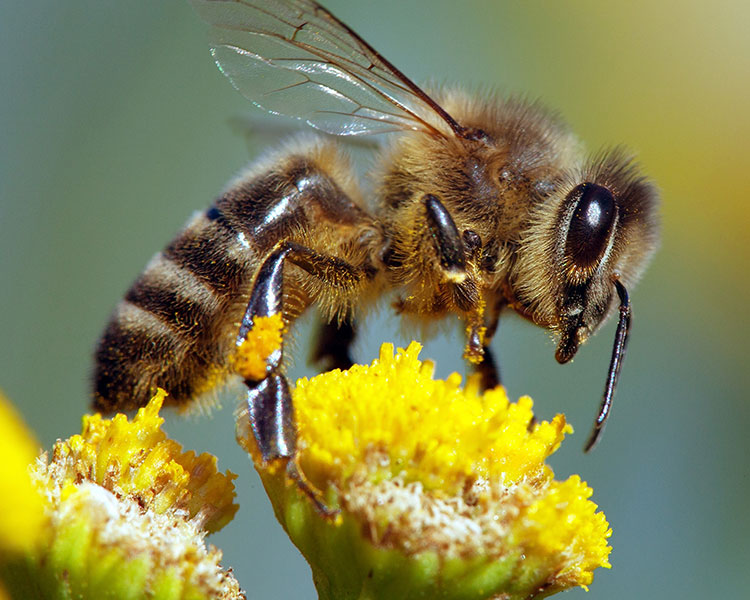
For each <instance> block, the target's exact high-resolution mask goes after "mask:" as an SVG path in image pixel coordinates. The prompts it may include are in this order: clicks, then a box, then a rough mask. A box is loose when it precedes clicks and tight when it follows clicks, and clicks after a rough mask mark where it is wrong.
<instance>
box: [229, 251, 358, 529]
mask: <svg viewBox="0 0 750 600" xmlns="http://www.w3.org/2000/svg"><path fill="white" fill-rule="evenodd" d="M287 259H288V260H290V261H291V262H292V263H293V264H295V265H297V266H299V267H301V268H302V269H304V270H305V271H307V272H308V273H310V274H311V275H313V276H315V277H317V278H319V279H320V280H322V281H324V282H325V283H327V284H328V285H331V286H336V287H339V288H342V287H343V288H349V289H353V288H354V287H355V286H356V285H357V284H358V283H359V282H360V281H361V280H362V278H363V277H364V269H359V268H357V267H355V266H353V265H350V264H349V263H347V262H346V261H344V260H341V259H338V258H335V257H332V256H326V255H323V254H320V253H317V252H315V251H314V250H310V249H309V248H306V247H304V246H302V245H300V244H297V243H295V242H290V241H284V242H281V243H280V244H278V245H277V246H276V248H275V249H274V250H273V251H272V252H271V254H270V255H269V256H268V257H267V258H266V259H265V260H264V262H263V264H262V265H261V267H260V269H259V270H258V273H257V275H256V277H255V283H254V284H253V289H252V292H251V294H250V301H249V302H248V305H247V309H246V310H245V315H244V317H243V319H242V323H241V325H240V330H239V333H238V335H237V345H238V346H239V345H241V344H242V343H244V342H245V340H246V339H247V336H248V334H249V332H250V331H251V330H252V328H253V324H254V320H255V319H256V318H258V317H270V316H274V315H279V314H282V313H283V301H284V294H283V292H284V286H283V274H284V263H285V261H286V260H287ZM282 358H283V352H282V348H279V349H278V350H276V351H274V352H272V353H271V354H270V355H269V356H268V357H267V358H266V371H265V376H264V377H263V379H260V380H255V379H248V378H246V379H245V385H246V386H247V388H248V393H247V415H248V418H249V420H250V427H251V429H252V432H253V435H254V437H255V440H256V442H257V444H258V449H259V450H260V454H261V458H262V460H263V462H270V461H273V460H278V459H285V460H286V461H287V474H288V476H289V478H290V479H292V480H293V481H294V482H295V483H296V484H297V486H298V487H299V489H300V490H301V491H302V492H304V493H305V494H306V495H307V496H309V497H310V498H311V499H312V500H313V501H314V502H315V504H316V506H317V508H318V510H319V511H320V512H321V513H322V514H326V515H330V514H333V511H331V510H330V509H328V507H327V506H326V505H325V503H324V502H323V500H322V499H321V498H320V493H319V492H318V491H317V490H315V488H314V487H313V486H312V484H311V483H310V482H309V481H308V480H307V478H306V477H305V476H304V473H303V472H302V471H301V469H299V466H298V464H297V429H296V426H295V423H294V406H293V404H292V395H291V391H290V389H289V384H288V382H287V380H286V377H285V376H284V375H283V374H282V373H281V363H282Z"/></svg>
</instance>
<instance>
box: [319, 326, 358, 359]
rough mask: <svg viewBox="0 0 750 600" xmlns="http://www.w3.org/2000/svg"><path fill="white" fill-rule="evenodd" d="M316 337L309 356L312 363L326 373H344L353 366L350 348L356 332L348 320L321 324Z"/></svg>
mask: <svg viewBox="0 0 750 600" xmlns="http://www.w3.org/2000/svg"><path fill="white" fill-rule="evenodd" d="M317 335H318V339H317V343H316V345H315V350H314V351H313V353H312V356H311V360H312V361H313V362H314V363H316V364H320V365H322V366H323V368H324V369H325V370H326V371H332V370H333V369H341V370H342V371H345V370H346V369H348V368H350V367H351V366H352V365H353V364H354V361H353V360H352V357H351V353H350V348H351V345H352V343H353V342H354V337H355V335H356V330H355V328H354V323H353V322H352V321H351V320H350V319H345V320H343V321H331V322H330V323H323V324H322V325H321V326H320V328H319V330H318V334H317Z"/></svg>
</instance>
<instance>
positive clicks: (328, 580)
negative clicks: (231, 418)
mask: <svg viewBox="0 0 750 600" xmlns="http://www.w3.org/2000/svg"><path fill="white" fill-rule="evenodd" d="M420 349H421V347H420V345H419V344H417V343H416V342H414V343H412V344H411V345H410V346H409V348H408V349H407V350H405V351H404V350H399V352H398V354H397V355H396V356H394V354H393V346H391V345H389V344H384V345H383V347H382V348H381V352H380V359H379V360H376V361H374V362H373V363H372V365H370V366H360V365H355V366H354V367H352V368H351V369H350V370H348V371H345V372H341V371H332V372H329V373H325V374H323V375H319V376H318V377H315V378H313V379H311V380H307V379H302V380H300V381H298V382H297V386H296V389H295V390H294V393H293V398H294V404H295V413H296V420H297V425H298V435H299V439H298V445H299V448H298V458H297V460H298V466H299V468H300V469H301V471H302V472H303V474H304V476H305V478H306V479H307V480H308V481H309V482H310V483H311V484H312V485H313V486H314V487H315V488H316V489H317V490H318V491H320V492H321V494H322V497H324V498H325V501H326V503H327V504H328V506H329V507H331V508H337V509H340V515H339V517H338V518H336V519H331V518H325V517H324V516H323V515H321V514H320V513H319V512H318V511H317V510H316V508H315V506H314V505H313V503H312V502H310V500H309V497H308V496H307V495H305V494H302V493H300V491H299V489H298V488H297V486H296V485H295V484H294V483H292V482H290V481H289V480H288V478H287V477H286V476H285V474H284V470H283V469H277V468H273V465H262V464H257V457H258V454H257V452H256V451H255V448H254V442H253V438H252V433H251V432H250V429H249V425H248V423H247V417H246V416H243V415H240V417H239V420H238V438H239V440H240V443H241V444H242V445H243V446H244V447H245V448H246V449H247V450H248V451H250V452H251V453H252V454H253V456H254V457H255V459H256V467H257V468H258V470H259V472H260V474H261V477H262V479H263V482H264V485H265V486H266V490H267V491H268V493H269V496H270V497H271V500H272V502H273V504H274V509H275V511H276V515H277V517H278V519H279V521H280V522H281V524H282V525H283V526H284V527H285V529H286V530H287V532H288V533H289V535H290V537H291V538H292V540H293V541H294V543H295V544H296V545H297V546H298V547H299V548H300V550H301V551H302V553H303V554H304V555H305V557H306V558H307V560H308V562H310V564H311V567H312V570H313V578H314V580H315V583H316V586H317V588H318V592H319V594H320V598H322V599H327V598H331V599H333V598H336V599H337V600H341V599H345V598H389V599H390V598H417V597H420V598H421V597H440V598H446V599H447V598H462V599H469V598H478V599H479V598H490V597H498V598H505V599H512V598H519V599H520V598H528V597H541V596H546V595H549V594H551V593H553V592H556V591H560V590H563V589H567V588H569V587H573V586H584V587H585V586H587V585H588V584H589V583H591V581H592V578H593V570H594V569H595V568H596V567H599V566H603V567H609V562H608V560H607V558H608V555H609V552H610V547H609V545H608V544H607V538H608V537H609V535H610V530H609V527H608V524H607V521H606V519H605V517H604V515H603V514H602V513H597V512H596V505H595V504H593V503H592V502H591V501H590V500H589V499H588V498H589V496H590V495H591V489H590V488H589V487H588V486H587V485H586V484H585V483H583V482H582V481H581V480H580V478H579V477H578V476H573V477H571V478H570V479H568V480H567V481H564V482H560V481H556V480H554V475H553V473H552V470H551V469H550V467H549V466H547V465H546V464H545V459H546V458H547V456H549V455H550V454H551V453H552V452H554V451H555V450H556V449H557V448H558V446H559V445H560V443H561V441H562V439H563V436H564V434H565V433H568V432H570V431H572V429H571V428H570V426H569V425H567V424H566V422H565V417H564V416H563V415H558V416H556V417H555V418H554V419H552V421H550V422H542V423H534V422H533V420H532V418H533V414H532V411H531V408H532V401H531V399H530V398H528V397H524V398H521V399H520V400H519V401H518V402H517V403H511V402H509V401H508V398H507V396H506V394H505V391H504V389H503V388H497V389H495V390H491V391H488V392H486V393H484V394H482V393H480V391H479V389H478V384H477V381H476V380H475V379H473V378H471V379H470V380H469V382H468V383H467V385H466V387H464V388H462V387H461V377H460V376H459V375H457V374H453V375H451V376H450V377H448V379H447V380H445V381H441V380H435V379H433V365H432V364H431V363H429V362H425V363H423V362H420V361H419V360H418V354H419V351H420Z"/></svg>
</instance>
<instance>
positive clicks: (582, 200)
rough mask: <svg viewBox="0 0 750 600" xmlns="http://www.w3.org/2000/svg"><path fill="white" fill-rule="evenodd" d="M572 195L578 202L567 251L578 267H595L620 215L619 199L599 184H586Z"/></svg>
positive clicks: (570, 229) (567, 242)
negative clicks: (616, 199) (618, 214)
mask: <svg viewBox="0 0 750 600" xmlns="http://www.w3.org/2000/svg"><path fill="white" fill-rule="evenodd" d="M570 196H571V197H575V196H578V203H577V204H576V207H575V210H574V211H573V217H572V218H571V219H570V227H569V228H568V238H567V241H566V243H565V251H566V254H567V255H568V256H569V257H570V258H572V259H573V262H574V263H575V264H576V266H579V267H587V266H591V265H593V264H594V263H596V262H597V261H598V260H599V258H600V257H601V256H602V254H603V253H604V250H605V249H606V247H607V242H608V241H609V236H610V232H611V230H612V226H613V225H614V222H615V217H616V213H617V206H616V203H615V198H614V196H613V195H612V192H610V191H609V190H608V189H607V188H605V187H602V186H601V185H597V184H595V183H582V184H581V185H579V186H577V187H576V188H575V189H574V190H573V191H572V192H571V193H570Z"/></svg>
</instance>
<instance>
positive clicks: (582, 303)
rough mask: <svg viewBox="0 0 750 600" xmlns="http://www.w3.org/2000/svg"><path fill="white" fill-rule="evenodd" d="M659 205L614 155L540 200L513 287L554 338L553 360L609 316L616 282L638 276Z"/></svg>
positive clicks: (652, 243) (569, 353)
mask: <svg viewBox="0 0 750 600" xmlns="http://www.w3.org/2000/svg"><path fill="white" fill-rule="evenodd" d="M657 205H658V196H657V193H656V190H655V188H654V187H653V185H652V184H651V183H649V182H648V181H647V180H646V179H644V178H643V177H642V176H641V174H640V172H639V170H638V169H637V167H636V166H635V165H634V164H633V162H632V160H631V159H630V158H629V157H627V156H626V155H624V154H623V153H622V152H621V151H619V150H615V151H613V152H608V153H605V154H602V155H600V156H598V157H595V158H593V159H591V160H590V161H589V162H588V164H586V165H585V166H584V167H583V168H582V169H581V170H580V171H579V172H578V173H576V174H574V175H572V176H567V177H564V178H563V180H562V182H561V184H560V185H559V187H558V188H557V193H554V194H552V195H551V196H550V197H549V198H547V199H546V200H545V201H543V202H541V203H540V205H539V207H538V209H537V210H536V212H535V214H534V215H533V218H532V223H531V225H530V227H529V228H528V230H527V231H526V232H525V233H524V236H523V243H522V244H521V247H520V248H519V253H518V263H517V268H516V270H515V272H514V278H515V283H516V286H515V287H516V293H517V294H518V297H519V300H520V301H521V303H522V304H523V305H524V306H525V307H527V308H528V312H529V313H530V314H529V316H530V317H531V318H532V319H534V320H535V321H537V322H540V323H544V324H546V325H547V326H549V327H550V328H551V329H552V330H553V331H555V332H556V333H557V334H559V342H558V346H557V351H556V354H555V357H556V358H557V360H558V361H559V362H561V363H565V362H568V361H569V360H570V359H572V358H573V356H574V355H575V353H576V351H577V350H578V347H579V346H580V345H581V344H582V343H583V342H585V341H586V339H588V337H589V336H590V335H591V334H592V333H593V332H594V331H595V330H596V329H597V328H598V327H599V326H600V325H601V324H602V323H603V322H604V321H605V320H606V318H607V316H608V315H609V314H610V313H611V312H612V310H613V307H614V303H613V298H614V297H615V295H616V294H615V281H619V282H620V284H621V285H622V286H624V287H625V288H627V287H629V286H631V285H633V284H634V283H635V282H636V281H637V279H638V277H639V276H640V274H641V273H642V271H643V269H644V268H645V266H646V264H647V262H648V259H649V258H650V256H651V254H652V253H653V251H654V250H655V249H656V245H657V241H658V229H659V225H658V219H657ZM540 265H543V267H541V268H540Z"/></svg>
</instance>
